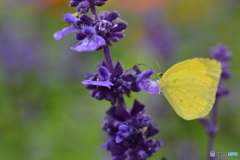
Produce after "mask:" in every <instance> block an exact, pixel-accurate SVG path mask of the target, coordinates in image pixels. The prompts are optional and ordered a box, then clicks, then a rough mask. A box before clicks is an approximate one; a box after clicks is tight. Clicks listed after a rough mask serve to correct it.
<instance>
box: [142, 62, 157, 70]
mask: <svg viewBox="0 0 240 160" xmlns="http://www.w3.org/2000/svg"><path fill="white" fill-rule="evenodd" d="M141 65H144V66H148V67H150V68H152V69H154V67H152V66H149V65H146V64H144V63H139V64H138V66H141Z"/></svg>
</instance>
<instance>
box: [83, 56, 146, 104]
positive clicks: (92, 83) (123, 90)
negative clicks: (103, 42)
mask: <svg viewBox="0 0 240 160" xmlns="http://www.w3.org/2000/svg"><path fill="white" fill-rule="evenodd" d="M140 73H141V71H140V70H139V69H138V67H137V66H134V67H133V68H132V69H130V70H127V71H124V70H123V67H122V65H121V63H120V62H117V64H116V66H115V67H114V72H113V73H112V74H111V73H110V72H109V70H108V69H107V68H106V64H105V62H104V61H103V62H102V63H101V66H99V68H98V72H97V73H91V74H87V76H86V79H87V80H84V81H83V82H82V84H84V85H86V87H87V89H90V90H91V91H90V94H91V96H92V97H94V98H96V99H98V100H103V99H106V100H108V101H111V102H115V101H116V99H117V98H118V97H119V95H122V94H127V95H129V94H130V92H131V91H134V92H139V91H140V90H141V89H140V88H139V87H138V84H137V82H136V78H137V75H138V74H140Z"/></svg>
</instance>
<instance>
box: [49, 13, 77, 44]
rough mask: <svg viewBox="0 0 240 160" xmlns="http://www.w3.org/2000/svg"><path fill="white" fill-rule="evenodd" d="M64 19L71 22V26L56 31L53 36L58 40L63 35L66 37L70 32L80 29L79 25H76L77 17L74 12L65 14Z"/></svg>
mask: <svg viewBox="0 0 240 160" xmlns="http://www.w3.org/2000/svg"><path fill="white" fill-rule="evenodd" d="M63 20H64V21H65V22H67V23H69V24H70V26H69V27H65V28H63V29H62V30H61V31H57V32H55V33H54V35H53V37H54V38H55V39H56V40H60V39H61V38H62V37H64V36H65V35H67V34H68V33H71V32H76V31H77V30H78V29H79V27H78V26H77V25H76V20H77V17H76V16H74V15H73V14H70V13H67V14H64V16H63Z"/></svg>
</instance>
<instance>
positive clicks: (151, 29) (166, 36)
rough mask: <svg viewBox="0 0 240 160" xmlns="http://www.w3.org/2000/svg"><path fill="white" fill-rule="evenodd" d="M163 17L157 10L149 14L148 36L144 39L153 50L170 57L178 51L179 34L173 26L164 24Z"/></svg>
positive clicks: (146, 28)
mask: <svg viewBox="0 0 240 160" xmlns="http://www.w3.org/2000/svg"><path fill="white" fill-rule="evenodd" d="M159 16H160V18H159ZM163 19H164V18H163V17H162V16H161V14H159V13H156V12H152V13H150V14H147V16H146V21H147V22H146V27H145V33H146V38H145V39H144V43H146V44H147V45H148V46H149V47H150V48H151V49H153V51H155V52H156V53H158V54H161V55H163V57H164V58H166V59H168V58H170V57H172V55H173V54H174V53H175V51H176V48H177V46H178V43H179V35H178V33H177V31H176V30H175V29H174V28H173V27H172V26H168V25H166V24H164V22H162V20H163Z"/></svg>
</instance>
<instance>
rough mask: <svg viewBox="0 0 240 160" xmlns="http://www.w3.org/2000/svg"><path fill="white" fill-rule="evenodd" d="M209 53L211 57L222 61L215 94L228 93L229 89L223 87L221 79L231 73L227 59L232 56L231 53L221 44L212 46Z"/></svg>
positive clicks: (224, 78) (229, 75)
mask: <svg viewBox="0 0 240 160" xmlns="http://www.w3.org/2000/svg"><path fill="white" fill-rule="evenodd" d="M210 53H211V58H214V59H217V60H218V61H220V62H221V63H222V74H221V79H220V82H219V85H218V91H217V96H221V95H226V94H228V93H229V90H228V89H226V88H225V85H224V82H223V81H224V80H226V79H229V78H231V77H232V73H231V71H230V70H229V66H230V63H229V60H230V59H231V58H232V53H231V52H230V51H229V50H228V48H227V47H225V46H224V45H222V44H218V45H217V46H216V47H212V48H211V49H210Z"/></svg>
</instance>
